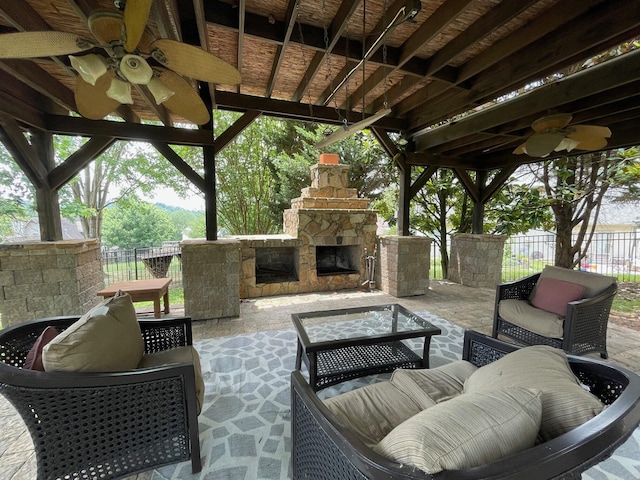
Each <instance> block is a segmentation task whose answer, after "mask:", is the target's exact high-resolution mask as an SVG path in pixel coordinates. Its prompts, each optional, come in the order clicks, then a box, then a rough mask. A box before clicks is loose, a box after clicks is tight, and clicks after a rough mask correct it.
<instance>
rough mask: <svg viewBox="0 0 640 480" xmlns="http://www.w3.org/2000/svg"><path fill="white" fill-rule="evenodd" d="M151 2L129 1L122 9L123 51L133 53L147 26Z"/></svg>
mask: <svg viewBox="0 0 640 480" xmlns="http://www.w3.org/2000/svg"><path fill="white" fill-rule="evenodd" d="M152 3H153V0H129V1H128V2H127V3H126V5H125V7H124V32H125V35H124V36H125V38H124V49H125V50H126V51H127V52H129V53H131V52H133V51H134V50H135V49H136V47H137V46H138V43H139V42H140V39H141V38H142V34H143V33H144V29H145V27H146V26H147V19H148V18H149V12H150V11H151V4H152Z"/></svg>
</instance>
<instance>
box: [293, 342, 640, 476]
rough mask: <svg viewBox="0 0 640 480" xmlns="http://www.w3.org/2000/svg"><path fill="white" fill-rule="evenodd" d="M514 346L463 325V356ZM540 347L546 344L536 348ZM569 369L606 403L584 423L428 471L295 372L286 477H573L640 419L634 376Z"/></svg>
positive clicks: (486, 358)
mask: <svg viewBox="0 0 640 480" xmlns="http://www.w3.org/2000/svg"><path fill="white" fill-rule="evenodd" d="M518 348H520V347H518V346H515V345H512V344H508V343H506V342H502V341H500V340H496V339H493V338H491V337H488V336H485V335H482V334H479V333H477V332H466V334H465V339H464V353H463V359H465V360H468V361H470V362H471V363H473V364H474V365H476V366H483V365H487V364H490V363H492V362H494V361H496V360H497V359H499V358H501V357H503V356H504V355H506V354H507V353H508V352H512V351H514V350H517V349H518ZM543 348H547V347H543ZM569 364H570V367H571V370H572V371H573V372H574V373H575V375H576V376H577V377H578V378H579V379H580V381H581V382H582V383H583V384H584V385H587V386H589V387H590V389H591V392H592V393H593V394H595V395H596V396H597V397H598V398H600V400H601V401H602V402H603V403H604V404H605V405H607V406H608V407H607V408H605V409H604V410H603V411H602V412H601V413H600V414H598V415H596V416H595V417H593V418H592V419H591V420H589V421H587V422H586V423H584V424H583V425H581V426H579V427H577V428H575V429H573V430H572V431H569V432H567V433H564V434H562V435H560V436H557V437H556V438H553V439H551V440H548V441H546V442H543V443H539V444H537V445H535V446H533V447H531V448H528V449H526V450H524V451H521V452H519V453H516V454H514V455H511V456H509V457H506V458H502V459H499V460H496V461H493V462H490V463H487V464H484V465H482V466H477V467H475V468H469V469H466V470H444V471H441V472H439V473H436V474H428V473H425V472H424V471H422V470H420V469H418V468H416V467H415V466H411V465H408V464H406V463H398V462H396V461H393V460H390V459H388V458H387V457H385V456H382V455H380V454H378V453H376V451H374V449H372V448H371V447H370V446H369V445H367V444H366V443H365V442H363V441H362V439H361V438H360V437H359V436H358V435H355V434H354V432H353V431H352V430H351V429H349V428H346V427H345V426H344V423H342V422H340V421H339V420H338V417H337V416H336V415H334V413H333V412H332V411H331V410H330V409H329V408H327V405H326V403H325V402H323V401H322V400H320V399H319V398H318V396H317V395H316V394H315V393H314V392H313V390H312V388H311V387H310V386H309V385H308V383H307V381H306V380H305V378H304V377H303V376H302V374H301V373H300V371H294V372H293V373H292V375H291V386H292V388H291V392H292V471H293V478H297V479H302V478H304V479H308V480H321V479H326V480H329V479H330V480H335V479H391V478H393V479H434V480H435V479H442V480H448V479H456V480H463V479H465V480H467V479H468V480H471V479H487V478H491V479H513V480H516V479H517V480H541V479H560V478H567V479H579V478H581V473H582V472H583V471H585V470H587V469H588V468H590V467H591V466H593V465H596V464H598V463H599V462H601V461H603V460H605V459H606V458H608V457H609V456H610V455H611V454H612V453H613V452H614V450H615V449H616V448H617V447H619V446H620V445H621V444H622V443H624V442H625V441H626V439H627V438H628V437H629V436H630V435H631V434H632V433H633V431H634V429H635V428H636V427H637V426H638V424H640V377H639V376H638V375H636V374H635V373H633V372H630V371H627V370H625V369H624V368H620V367H617V366H614V365H609V364H605V363H603V362H600V361H597V360H592V359H584V358H579V357H572V356H569Z"/></svg>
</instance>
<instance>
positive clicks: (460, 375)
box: [390, 360, 478, 410]
mask: <svg viewBox="0 0 640 480" xmlns="http://www.w3.org/2000/svg"><path fill="white" fill-rule="evenodd" d="M477 368H478V367H476V366H475V365H474V364H472V363H471V362H467V361H465V360H457V361H455V362H451V363H447V364H446V365H443V366H441V367H437V368H425V369H417V370H404V369H398V370H396V371H395V372H393V374H392V375H391V380H390V381H391V384H392V385H394V386H395V387H396V388H397V389H398V390H400V391H402V392H404V393H405V394H407V395H408V396H409V397H410V398H411V399H412V400H413V401H414V402H415V403H416V404H417V405H418V406H419V407H420V409H422V410H424V409H425V408H429V407H433V406H434V405H435V404H437V403H440V402H443V401H445V400H449V399H451V398H453V397H456V396H458V395H460V394H461V393H462V390H463V388H464V382H465V380H466V379H467V378H469V376H470V375H471V374H472V373H473V372H475V371H476V370H477Z"/></svg>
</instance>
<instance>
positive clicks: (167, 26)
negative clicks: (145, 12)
mask: <svg viewBox="0 0 640 480" xmlns="http://www.w3.org/2000/svg"><path fill="white" fill-rule="evenodd" d="M150 16H151V18H153V19H154V20H155V22H156V25H157V26H158V33H159V34H160V37H161V38H168V39H170V40H175V41H176V42H181V41H182V28H181V27H180V17H179V14H178V4H177V1H176V0H163V1H157V0H156V1H155V2H153V4H152V5H151V15H150Z"/></svg>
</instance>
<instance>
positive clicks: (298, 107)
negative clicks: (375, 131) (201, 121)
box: [217, 91, 405, 131]
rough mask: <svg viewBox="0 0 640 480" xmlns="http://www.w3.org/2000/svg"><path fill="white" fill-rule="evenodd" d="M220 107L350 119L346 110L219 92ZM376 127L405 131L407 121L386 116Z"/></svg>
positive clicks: (337, 121) (323, 119)
mask: <svg viewBox="0 0 640 480" xmlns="http://www.w3.org/2000/svg"><path fill="white" fill-rule="evenodd" d="M217 93H218V106H219V107H221V108H224V109H227V110H233V111H240V112H246V111H249V110H259V111H260V112H261V113H262V114H264V115H269V116H275V117H280V118H288V119H291V120H300V121H305V122H321V123H329V124H333V125H340V124H342V121H343V119H345V118H347V119H348V118H349V113H350V112H347V111H345V110H338V111H337V112H336V109H334V108H332V107H322V106H316V105H314V106H312V107H311V108H310V107H309V105H307V104H304V103H299V102H289V101H286V100H277V99H273V98H263V97H254V96H251V95H242V94H236V93H230V92H223V91H219V92H217ZM375 125H376V126H378V127H380V128H384V129H387V130H393V131H401V130H404V127H405V121H404V120H402V119H399V118H395V117H392V116H386V117H383V118H381V119H380V120H378V121H377V122H375Z"/></svg>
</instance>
